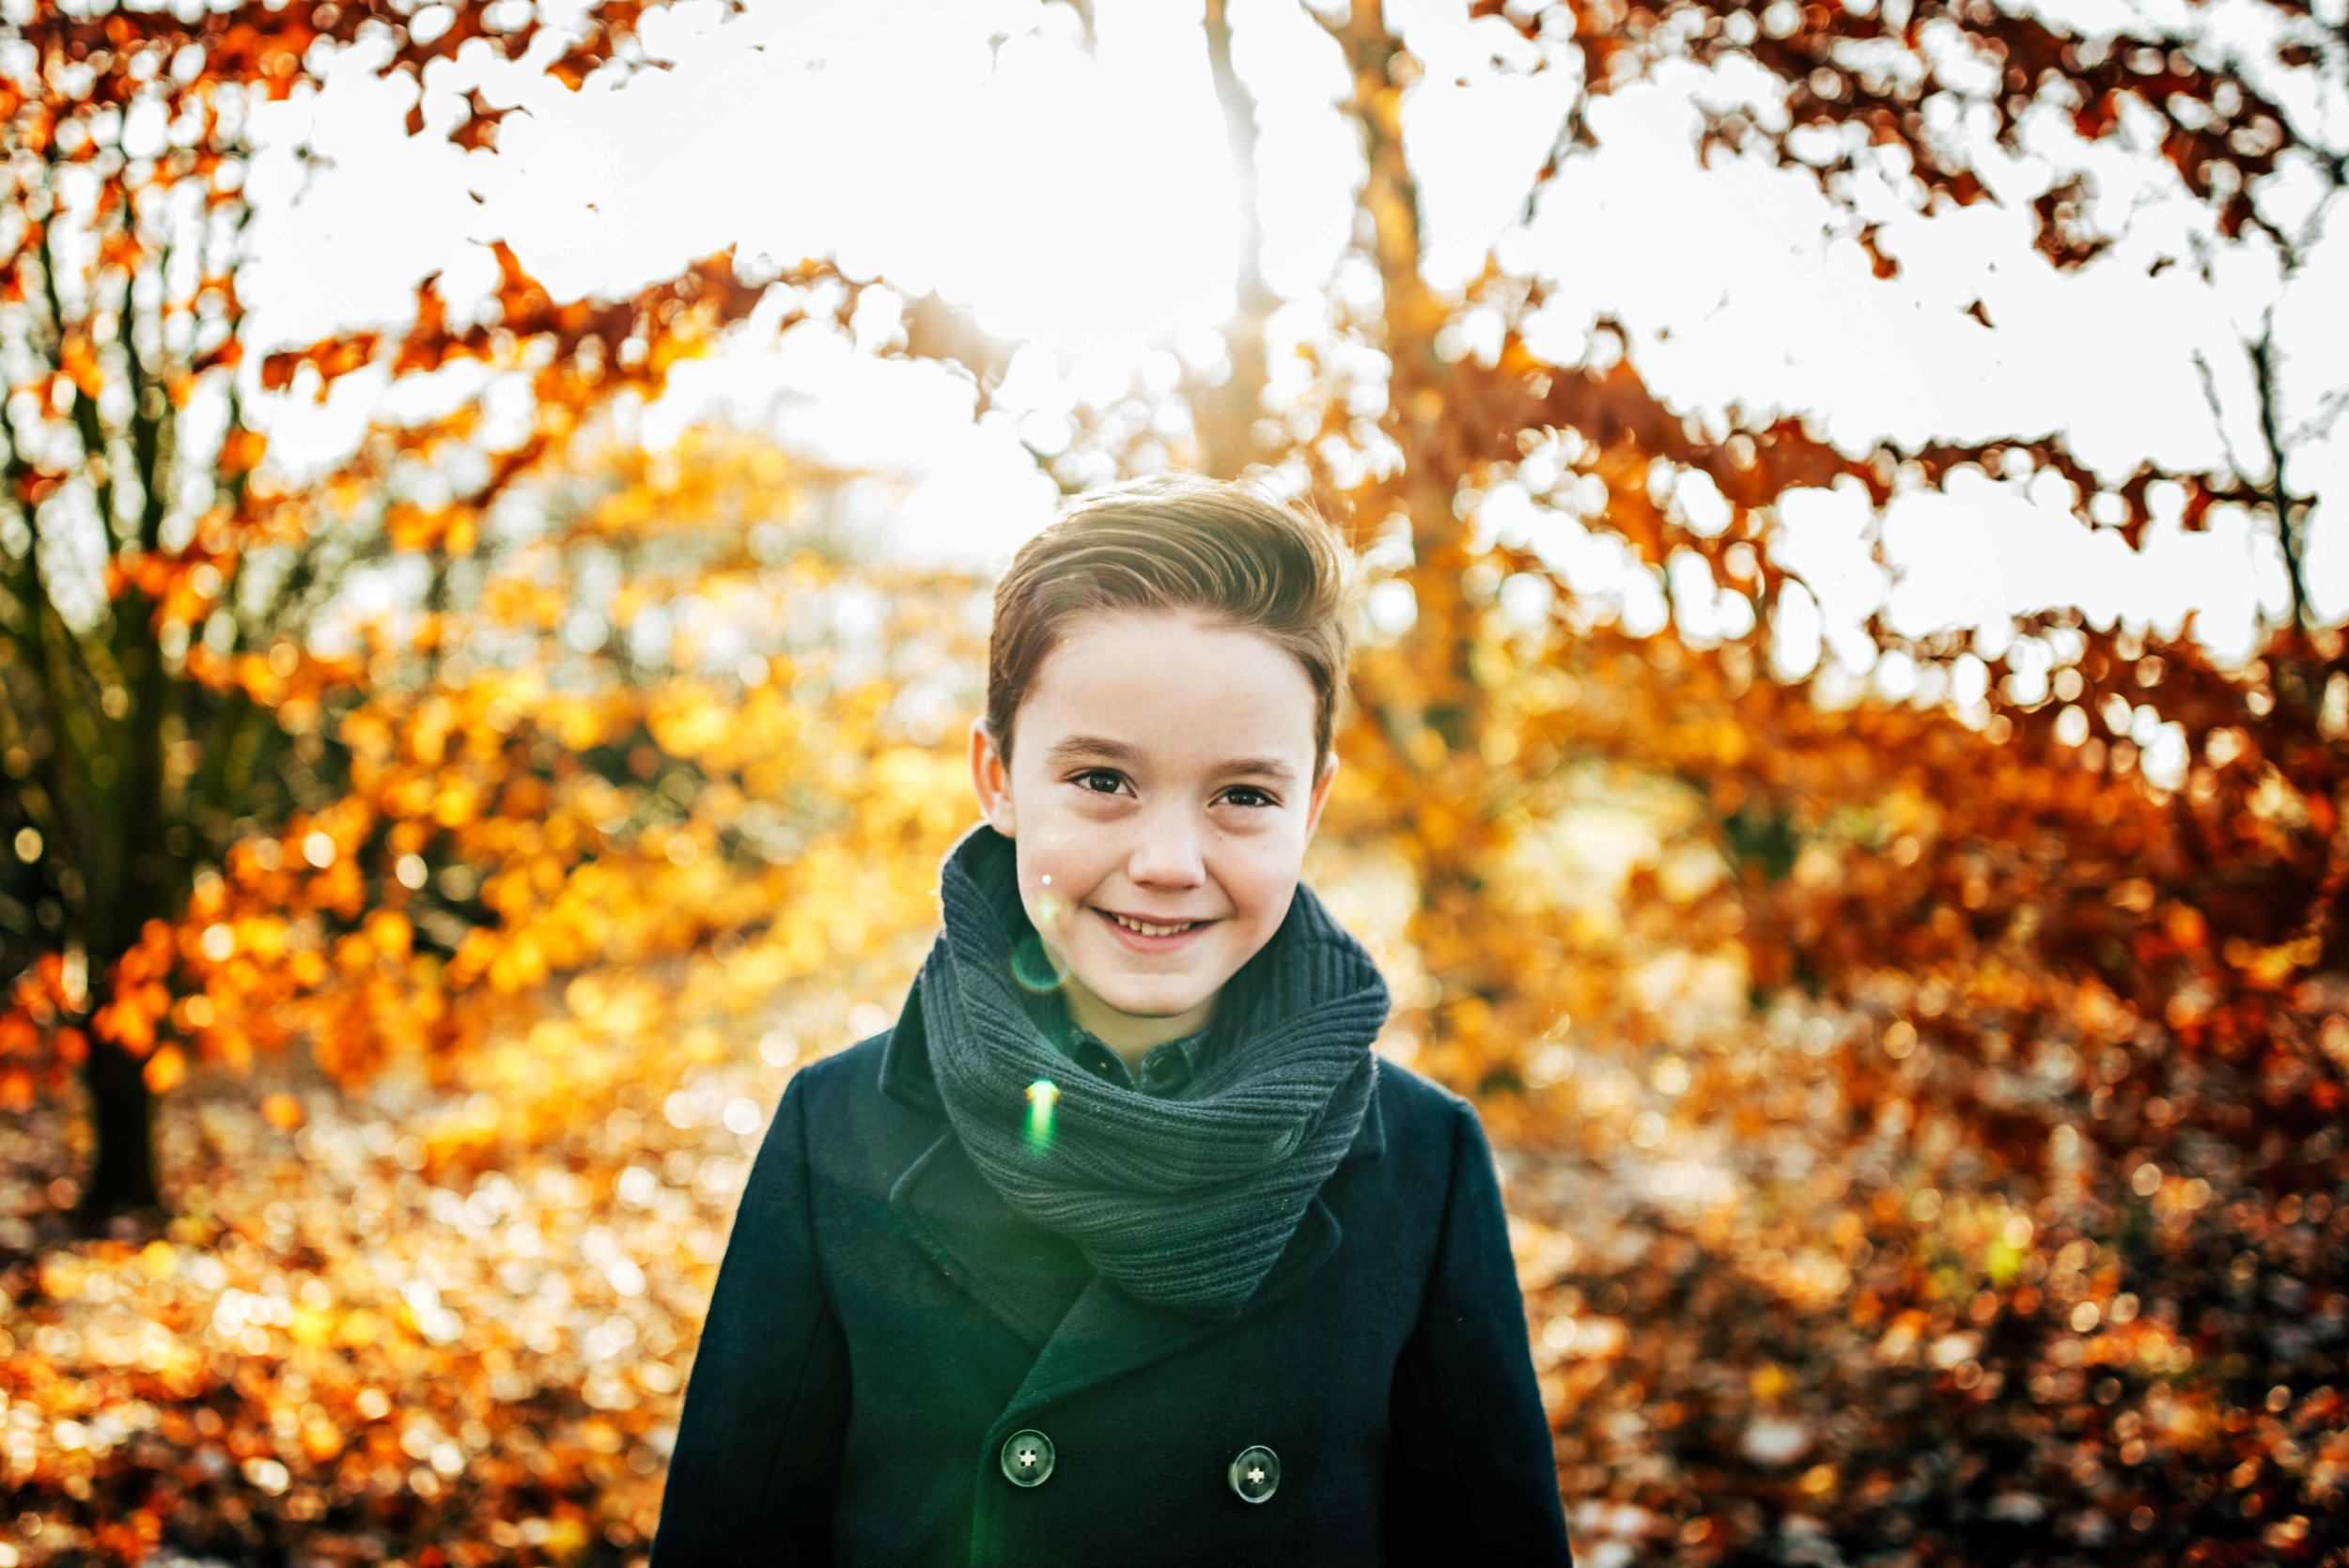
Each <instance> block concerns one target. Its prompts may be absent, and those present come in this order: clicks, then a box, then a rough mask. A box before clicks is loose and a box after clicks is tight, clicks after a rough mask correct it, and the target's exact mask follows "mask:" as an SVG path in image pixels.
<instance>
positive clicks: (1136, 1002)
mask: <svg viewBox="0 0 2349 1568" xmlns="http://www.w3.org/2000/svg"><path fill="white" fill-rule="evenodd" d="M1077 978H1078V979H1080V980H1084V979H1085V977H1084V976H1082V975H1079V976H1078V977H1077ZM1085 989H1087V990H1089V991H1091V992H1092V993H1093V994H1094V995H1095V996H1096V997H1097V998H1099V999H1100V1000H1101V1001H1103V1002H1105V1003H1106V1004H1108V1005H1109V1006H1111V1007H1114V1008H1115V1009H1117V1011H1119V1012H1120V1013H1123V1014H1125V1015H1127V1016H1128V1017H1135V1018H1174V1017H1181V1016H1182V1015H1183V1014H1185V1013H1188V1012H1190V1010H1191V1009H1192V1008H1194V1007H1196V1006H1198V1005H1199V1004H1200V1003H1201V1002H1204V1001H1206V1000H1207V999H1208V998H1209V997H1211V996H1213V995H1214V994H1215V992H1214V990H1213V989H1212V988H1207V987H1201V986H1187V987H1185V988H1183V989H1182V990H1179V991H1174V990H1166V989H1161V988H1159V987H1158V986H1147V987H1142V986H1133V987H1129V986H1120V985H1117V984H1116V983H1115V982H1114V981H1112V982H1110V983H1108V984H1105V985H1095V984H1094V983H1093V982H1092V981H1090V980H1085Z"/></svg>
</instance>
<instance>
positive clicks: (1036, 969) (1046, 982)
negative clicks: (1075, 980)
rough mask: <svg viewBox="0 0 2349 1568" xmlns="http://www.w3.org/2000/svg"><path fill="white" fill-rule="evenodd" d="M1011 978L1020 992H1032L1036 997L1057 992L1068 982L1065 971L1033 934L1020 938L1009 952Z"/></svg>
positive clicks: (1040, 940)
mask: <svg viewBox="0 0 2349 1568" xmlns="http://www.w3.org/2000/svg"><path fill="white" fill-rule="evenodd" d="M1011 977H1012V978H1013V979H1014V980H1016V981H1018V982H1019V986H1020V988H1021V989H1022V990H1027V991H1033V992H1034V993H1035V994H1036V995H1038V996H1042V995H1044V994H1045V993H1046V992H1048V991H1057V990H1059V989H1060V988H1061V986H1064V985H1066V984H1067V981H1068V974H1067V971H1066V970H1063V969H1062V968H1061V967H1060V963H1059V961H1058V960H1057V959H1055V958H1054V957H1053V956H1052V953H1051V949H1050V948H1048V947H1046V946H1045V945H1044V939H1042V938H1041V937H1038V936H1035V935H1034V934H1033V933H1031V934H1030V935H1028V936H1025V937H1022V938H1021V939H1019V945H1017V946H1015V947H1014V948H1013V949H1012V950H1011Z"/></svg>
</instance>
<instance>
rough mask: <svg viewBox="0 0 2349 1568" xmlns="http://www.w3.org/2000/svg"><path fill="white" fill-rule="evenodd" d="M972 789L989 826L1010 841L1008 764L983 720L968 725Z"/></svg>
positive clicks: (1009, 781)
mask: <svg viewBox="0 0 2349 1568" xmlns="http://www.w3.org/2000/svg"><path fill="white" fill-rule="evenodd" d="M971 788H972V791H973V792H974V793H976V794H977V796H978V798H979V812H980V815H983V816H985V817H986V818H987V821H988V826H989V827H991V828H993V829H994V830H995V831H997V832H999V833H1001V834H1003V836H1004V837H1005V838H1010V837H1012V836H1013V832H1012V828H1013V816H1012V810H1011V763H1010V761H1009V759H1007V758H1006V757H1005V756H1004V755H1003V751H1002V750H1001V748H999V747H998V746H997V745H996V744H995V737H994V736H993V735H991V734H989V733H988V727H987V721H986V720H985V719H973V720H972V721H971Z"/></svg>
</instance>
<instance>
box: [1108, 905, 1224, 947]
mask: <svg viewBox="0 0 2349 1568" xmlns="http://www.w3.org/2000/svg"><path fill="white" fill-rule="evenodd" d="M1094 913H1096V914H1097V915H1099V916H1100V917H1101V918H1102V919H1103V920H1105V921H1107V922H1109V923H1110V924H1111V925H1112V926H1114V927H1115V928H1116V929H1117V930H1118V931H1119V932H1121V933H1123V934H1125V935H1126V936H1128V937H1129V938H1139V939H1142V940H1143V941H1147V942H1152V943H1159V942H1169V943H1171V942H1174V941H1175V940H1177V939H1181V938H1183V937H1187V936H1189V935H1190V933H1192V932H1193V931H1199V930H1204V929H1205V928H1206V927H1207V926H1209V925H1212V924H1215V923H1214V922H1213V921H1211V920H1175V921H1152V920H1141V919H1137V918H1136V917H1135V916H1132V915H1121V914H1119V913H1117V912H1116V911H1115V910H1113V909H1096V910H1095V911H1094Z"/></svg>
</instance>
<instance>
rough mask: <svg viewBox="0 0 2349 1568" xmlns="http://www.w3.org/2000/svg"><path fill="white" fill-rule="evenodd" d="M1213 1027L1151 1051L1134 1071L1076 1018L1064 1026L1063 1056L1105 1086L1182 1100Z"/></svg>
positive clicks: (1062, 1037)
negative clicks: (1109, 1085) (1102, 1082)
mask: <svg viewBox="0 0 2349 1568" xmlns="http://www.w3.org/2000/svg"><path fill="white" fill-rule="evenodd" d="M1212 1027H1213V1026H1209V1029H1202V1030H1199V1031H1198V1032H1195V1033H1190V1034H1186V1035H1184V1036H1183V1037H1182V1038H1181V1039H1179V1040H1169V1041H1167V1042H1166V1043H1165V1044H1164V1045H1159V1046H1153V1047H1151V1048H1150V1049H1149V1050H1148V1051H1147V1052H1146V1053H1145V1054H1144V1055H1143V1059H1142V1062H1141V1063H1140V1064H1139V1065H1138V1066H1136V1067H1131V1068H1129V1067H1128V1066H1127V1065H1126V1062H1125V1059H1124V1058H1123V1057H1121V1056H1119V1055H1118V1054H1117V1053H1116V1052H1115V1051H1113V1050H1112V1049H1111V1048H1109V1046H1108V1045H1107V1044H1106V1043H1104V1042H1103V1041H1102V1040H1101V1038H1100V1037H1099V1036H1098V1035H1097V1034H1095V1033H1094V1032H1092V1031H1091V1030H1089V1029H1086V1028H1085V1027H1084V1026H1083V1025H1081V1024H1080V1023H1078V1022H1077V1021H1076V1020H1074V1019H1073V1018H1072V1019H1069V1020H1067V1021H1066V1023H1064V1024H1063V1025H1062V1034H1061V1040H1060V1048H1061V1054H1062V1055H1064V1056H1066V1057H1067V1058H1068V1059H1069V1060H1070V1061H1071V1062H1074V1063H1077V1065H1079V1066H1081V1067H1082V1068H1084V1069H1085V1071H1087V1072H1089V1073H1091V1074H1092V1075H1093V1076H1094V1077H1096V1078H1097V1079H1101V1080H1103V1081H1104V1082H1107V1083H1113V1084H1115V1085H1117V1087H1118V1088H1120V1089H1131V1090H1133V1091H1134V1092H1135V1093H1136V1094H1147V1095H1149V1096H1150V1097H1151V1098H1153V1099H1160V1100H1173V1099H1180V1098H1181V1097H1182V1095H1183V1093H1184V1091H1185V1090H1187V1089H1189V1088H1190V1085H1191V1082H1192V1080H1193V1079H1196V1078H1197V1077H1198V1076H1199V1063H1200V1058H1201V1054H1202V1053H1203V1052H1204V1050H1205V1049H1206V1043H1207V1035H1208V1033H1209V1032H1210V1030H1211V1029H1212Z"/></svg>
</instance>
